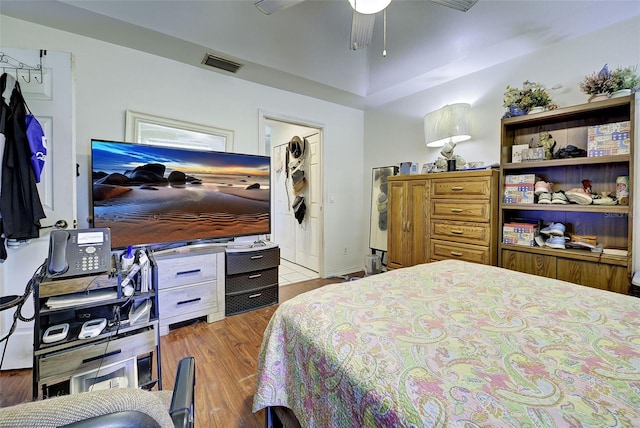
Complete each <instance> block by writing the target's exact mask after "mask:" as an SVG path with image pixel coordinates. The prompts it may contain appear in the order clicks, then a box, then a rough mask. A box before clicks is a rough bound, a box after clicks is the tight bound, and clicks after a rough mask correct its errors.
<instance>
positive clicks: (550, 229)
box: [540, 223, 566, 236]
mask: <svg viewBox="0 0 640 428" xmlns="http://www.w3.org/2000/svg"><path fill="white" fill-rule="evenodd" d="M565 230H566V228H565V227H564V224H562V223H549V225H548V226H547V227H545V228H543V229H541V230H540V233H542V234H543V235H552V236H564V232H565Z"/></svg>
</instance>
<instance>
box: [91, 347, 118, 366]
mask: <svg viewBox="0 0 640 428" xmlns="http://www.w3.org/2000/svg"><path fill="white" fill-rule="evenodd" d="M121 352H122V349H118V350H117V351H111V352H107V353H106V354H100V355H96V356H95V357H91V358H86V359H84V360H82V364H86V363H90V362H91V361H95V360H100V359H102V358H106V357H111V356H113V355H118V354H119V353H121Z"/></svg>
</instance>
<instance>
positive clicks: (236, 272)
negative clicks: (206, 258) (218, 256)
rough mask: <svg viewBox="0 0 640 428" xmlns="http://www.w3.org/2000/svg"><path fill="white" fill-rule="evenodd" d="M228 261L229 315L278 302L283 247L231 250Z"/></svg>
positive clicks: (269, 246) (227, 290)
mask: <svg viewBox="0 0 640 428" xmlns="http://www.w3.org/2000/svg"><path fill="white" fill-rule="evenodd" d="M226 258H227V275H226V281H225V284H226V291H225V312H226V315H235V314H239V313H242V312H247V311H251V310H254V309H258V308H262V307H264V306H269V305H274V304H276V303H278V266H279V265H280V247H278V246H277V245H275V244H267V245H266V246H264V247H251V248H228V249H227V250H226Z"/></svg>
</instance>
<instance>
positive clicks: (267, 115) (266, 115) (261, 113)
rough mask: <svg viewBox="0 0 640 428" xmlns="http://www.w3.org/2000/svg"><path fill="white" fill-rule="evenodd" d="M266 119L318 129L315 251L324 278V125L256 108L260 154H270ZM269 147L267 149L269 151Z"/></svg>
mask: <svg viewBox="0 0 640 428" xmlns="http://www.w3.org/2000/svg"><path fill="white" fill-rule="evenodd" d="M268 120H273V121H277V122H282V123H285V124H288V125H293V126H302V127H307V128H314V129H317V130H318V133H319V144H318V154H317V156H318V162H319V163H320V165H319V168H318V175H319V177H317V180H318V193H319V195H320V198H319V203H320V206H319V209H318V230H317V233H318V244H317V245H318V248H317V252H318V257H319V263H318V265H319V266H318V275H319V276H320V278H324V272H325V267H324V203H325V197H324V150H323V145H324V132H325V125H324V124H322V123H318V122H314V121H311V120H307V119H301V118H297V117H293V116H289V115H285V114H280V113H273V112H268V111H265V110H262V109H259V110H258V140H259V142H260V144H259V146H260V147H259V154H261V155H265V154H266V155H268V156H269V155H270V154H271V153H267V150H266V147H267V141H266V134H265V126H266V122H267V121H268ZM270 148H271V149H272V148H273V144H271V145H270ZM271 149H270V150H269V151H270V152H271ZM273 172H274V165H273V162H272V163H271V174H272V177H273ZM270 187H271V212H274V207H273V205H274V202H275V195H274V191H275V189H274V186H273V185H271V186H270ZM271 226H272V228H275V219H273V218H272V219H271Z"/></svg>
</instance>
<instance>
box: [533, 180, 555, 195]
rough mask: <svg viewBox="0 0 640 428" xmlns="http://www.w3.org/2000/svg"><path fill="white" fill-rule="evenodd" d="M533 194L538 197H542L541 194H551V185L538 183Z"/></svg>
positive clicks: (544, 182) (543, 182) (542, 182)
mask: <svg viewBox="0 0 640 428" xmlns="http://www.w3.org/2000/svg"><path fill="white" fill-rule="evenodd" d="M533 193H535V194H536V195H540V194H541V193H551V183H548V182H546V181H538V182H536V184H535V186H534V191H533Z"/></svg>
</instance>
